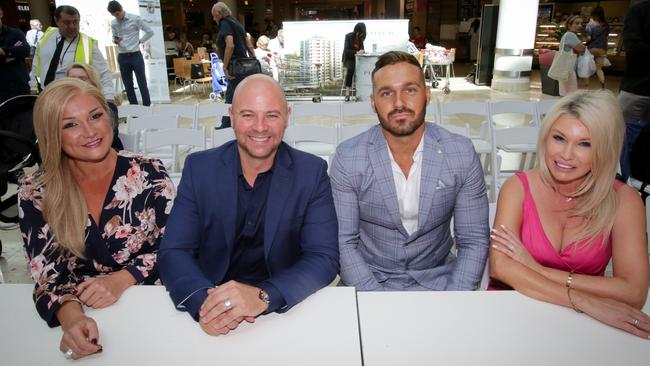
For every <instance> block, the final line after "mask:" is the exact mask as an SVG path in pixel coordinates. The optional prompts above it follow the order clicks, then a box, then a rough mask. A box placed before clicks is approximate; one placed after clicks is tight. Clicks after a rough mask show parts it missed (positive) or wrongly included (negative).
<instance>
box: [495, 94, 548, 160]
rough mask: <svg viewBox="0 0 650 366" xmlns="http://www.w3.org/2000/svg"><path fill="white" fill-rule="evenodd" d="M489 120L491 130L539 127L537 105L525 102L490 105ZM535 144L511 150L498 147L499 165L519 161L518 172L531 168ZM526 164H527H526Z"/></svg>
mask: <svg viewBox="0 0 650 366" xmlns="http://www.w3.org/2000/svg"><path fill="white" fill-rule="evenodd" d="M490 119H491V120H492V126H493V128H494V129H495V130H496V129H500V128H512V127H531V126H532V127H535V126H539V121H538V120H537V103H536V102H530V101H527V100H505V101H498V102H492V103H490ZM535 145H536V144H535V143H533V144H530V145H528V146H524V145H523V144H517V146H513V147H511V148H508V147H504V146H500V147H499V146H498V147H497V148H499V149H500V150H502V151H503V152H506V153H516V154H507V155H506V154H503V153H501V155H500V156H501V161H502V163H501V164H509V163H510V162H514V161H515V159H517V158H518V159H519V170H525V169H527V168H528V167H532V166H533V165H534V162H535ZM527 162H528V164H527Z"/></svg>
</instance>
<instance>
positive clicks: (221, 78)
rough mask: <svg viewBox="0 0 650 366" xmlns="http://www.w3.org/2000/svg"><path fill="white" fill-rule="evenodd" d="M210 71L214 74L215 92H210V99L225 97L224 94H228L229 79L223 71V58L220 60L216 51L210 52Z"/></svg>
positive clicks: (213, 88)
mask: <svg viewBox="0 0 650 366" xmlns="http://www.w3.org/2000/svg"><path fill="white" fill-rule="evenodd" d="M210 62H211V64H212V65H211V66H210V73H211V74H212V90H213V92H212V93H210V100H212V101H213V102H214V101H215V100H217V98H221V99H223V98H224V95H226V89H228V80H227V79H226V73H224V72H223V68H222V67H221V60H219V56H217V54H216V53H211V54H210Z"/></svg>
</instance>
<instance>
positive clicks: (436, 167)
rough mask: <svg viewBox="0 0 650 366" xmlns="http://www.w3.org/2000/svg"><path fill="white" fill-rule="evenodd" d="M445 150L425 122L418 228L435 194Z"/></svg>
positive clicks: (424, 218) (426, 218)
mask: <svg viewBox="0 0 650 366" xmlns="http://www.w3.org/2000/svg"><path fill="white" fill-rule="evenodd" d="M444 155H445V152H444V151H443V150H442V146H441V145H440V144H439V143H438V140H437V138H436V136H435V131H434V127H433V126H432V125H431V124H429V123H426V125H425V130H424V152H423V154H422V176H421V177H420V201H419V204H418V207H419V213H418V229H420V228H422V227H424V226H425V224H426V222H427V220H428V219H429V213H430V212H431V207H432V205H433V198H434V196H435V194H436V190H438V189H439V188H440V187H439V186H438V183H439V177H440V172H441V171H442V164H443V161H444Z"/></svg>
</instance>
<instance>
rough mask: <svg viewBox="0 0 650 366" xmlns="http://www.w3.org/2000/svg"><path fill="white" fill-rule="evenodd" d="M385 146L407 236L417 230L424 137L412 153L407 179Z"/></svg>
mask: <svg viewBox="0 0 650 366" xmlns="http://www.w3.org/2000/svg"><path fill="white" fill-rule="evenodd" d="M386 146H387V149H388V155H389V156H390V166H391V168H392V170H393V181H394V182H395V190H396V191H397V203H398V205H399V215H400V217H401V218H402V225H403V226H404V229H406V232H407V233H408V234H409V235H412V234H413V233H414V232H415V231H416V230H417V229H418V213H419V206H420V177H421V176H422V153H423V152H424V135H422V139H420V143H419V144H418V147H417V148H415V152H414V153H413V164H411V168H410V169H409V174H408V177H406V176H404V173H403V172H402V168H400V167H399V165H398V164H397V163H396V162H395V158H394V157H393V153H392V152H391V151H390V148H389V147H388V145H386Z"/></svg>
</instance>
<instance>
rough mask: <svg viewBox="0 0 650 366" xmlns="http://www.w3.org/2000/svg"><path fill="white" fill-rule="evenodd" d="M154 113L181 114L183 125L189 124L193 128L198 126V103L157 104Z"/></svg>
mask: <svg viewBox="0 0 650 366" xmlns="http://www.w3.org/2000/svg"><path fill="white" fill-rule="evenodd" d="M153 115H154V116H156V117H159V116H160V117H162V116H179V117H180V118H181V121H180V122H181V123H182V126H185V125H186V124H187V122H188V121H187V120H189V126H191V127H192V128H198V123H197V122H196V104H156V105H154V107H153Z"/></svg>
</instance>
